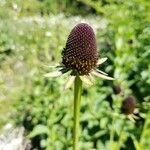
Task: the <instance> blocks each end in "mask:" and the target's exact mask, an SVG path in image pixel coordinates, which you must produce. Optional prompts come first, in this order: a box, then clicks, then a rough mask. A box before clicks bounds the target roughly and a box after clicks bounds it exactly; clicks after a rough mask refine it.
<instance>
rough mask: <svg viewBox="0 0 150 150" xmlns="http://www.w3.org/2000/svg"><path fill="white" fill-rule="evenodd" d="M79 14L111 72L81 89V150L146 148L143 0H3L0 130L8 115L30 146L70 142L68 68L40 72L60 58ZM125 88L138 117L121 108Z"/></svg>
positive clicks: (63, 149)
mask: <svg viewBox="0 0 150 150" xmlns="http://www.w3.org/2000/svg"><path fill="white" fill-rule="evenodd" d="M80 22H87V23H89V24H90V25H91V26H92V27H93V28H94V30H95V33H96V38H97V44H98V48H99V49H98V50H99V55H100V57H108V61H107V62H106V63H105V64H104V65H102V66H100V69H101V70H103V71H105V72H107V73H108V74H109V75H110V76H113V77H114V78H115V79H116V80H115V81H113V82H111V81H106V80H101V79H96V82H95V85H94V86H92V87H88V88H87V87H84V89H83V92H82V102H81V103H82V106H81V123H80V126H81V130H82V133H81V137H80V147H81V150H85V149H88V150H149V149H150V78H149V77H150V2H149V1H148V0H0V133H1V132H3V126H4V125H5V124H6V123H12V124H13V125H14V127H15V126H16V127H20V126H23V127H24V128H25V136H26V137H27V138H29V139H30V140H31V143H32V149H37V150H45V149H47V150H69V149H71V145H72V127H73V89H70V90H66V91H64V90H63V88H64V86H63V85H64V83H65V81H66V79H67V76H63V77H60V78H55V79H47V78H44V77H43V74H45V73H46V72H48V71H50V70H49V68H45V67H44V65H49V64H56V63H59V62H61V51H62V49H63V48H64V46H65V42H66V40H67V36H68V35H69V32H70V30H71V29H72V28H73V27H74V26H75V25H76V24H77V23H80ZM120 91H121V92H120ZM119 92H120V93H119ZM130 95H132V96H134V97H135V99H136V103H137V109H138V111H139V112H138V113H137V114H136V116H137V117H138V119H136V120H135V122H133V121H131V120H129V119H127V118H126V117H125V115H124V114H122V113H121V110H120V108H121V105H122V101H123V100H124V99H125V98H126V97H128V96H130Z"/></svg>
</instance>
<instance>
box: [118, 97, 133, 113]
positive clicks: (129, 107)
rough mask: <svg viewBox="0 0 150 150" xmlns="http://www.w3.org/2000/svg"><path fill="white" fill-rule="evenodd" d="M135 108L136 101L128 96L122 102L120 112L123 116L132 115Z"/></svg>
mask: <svg viewBox="0 0 150 150" xmlns="http://www.w3.org/2000/svg"><path fill="white" fill-rule="evenodd" d="M135 108H136V101H135V98H134V97H133V96H128V97H127V98H126V99H125V100H124V101H123V102H122V107H121V111H122V113H124V114H125V115H130V114H133V113H134V110H135Z"/></svg>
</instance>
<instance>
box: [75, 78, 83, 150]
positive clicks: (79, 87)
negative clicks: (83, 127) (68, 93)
mask: <svg viewBox="0 0 150 150" xmlns="http://www.w3.org/2000/svg"><path fill="white" fill-rule="evenodd" d="M81 91H82V81H81V79H80V78H79V76H76V78H75V83H74V131H73V150H78V139H79V117H80V101H81Z"/></svg>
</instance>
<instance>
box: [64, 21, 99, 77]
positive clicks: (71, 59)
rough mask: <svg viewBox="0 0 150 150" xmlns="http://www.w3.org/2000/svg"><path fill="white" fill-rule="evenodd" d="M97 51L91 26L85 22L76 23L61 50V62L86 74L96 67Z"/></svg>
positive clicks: (75, 70)
mask: <svg viewBox="0 0 150 150" xmlns="http://www.w3.org/2000/svg"><path fill="white" fill-rule="evenodd" d="M97 61H98V53H97V46H96V38H95V34H94V31H93V29H92V28H91V26H89V25H88V24H85V23H80V24H78V25H76V26H75V27H74V28H73V29H72V31H71V33H70V35H69V37H68V40H67V43H66V47H65V48H64V50H63V52H62V63H63V64H64V65H65V67H66V68H70V69H72V70H74V73H78V74H79V75H88V74H89V73H90V71H91V70H92V69H94V68H95V67H96V64H97Z"/></svg>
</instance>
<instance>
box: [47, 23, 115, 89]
mask: <svg viewBox="0 0 150 150" xmlns="http://www.w3.org/2000/svg"><path fill="white" fill-rule="evenodd" d="M106 60H107V58H101V59H98V53H97V45H96V38H95V34H94V31H93V29H92V27H91V26H89V25H88V24H86V23H79V24H77V25H76V26H75V27H74V28H73V29H72V31H71V33H70V35H69V37H68V39H67V42H66V46H65V48H64V49H63V51H62V62H61V64H59V65H57V66H55V67H56V68H57V70H56V71H54V72H50V73H47V74H45V77H57V76H61V75H62V74H64V73H67V72H69V73H70V77H69V79H68V81H67V83H66V86H65V88H69V87H70V86H71V85H72V83H73V82H74V80H75V77H76V76H79V77H80V79H81V80H82V81H83V82H85V83H87V84H89V85H92V84H93V83H92V81H93V78H92V76H93V75H94V76H97V77H101V78H104V79H108V80H113V78H111V77H109V76H107V74H106V73H105V72H103V71H101V70H98V69H97V67H98V66H99V65H100V64H102V63H104V62H105V61H106Z"/></svg>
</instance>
